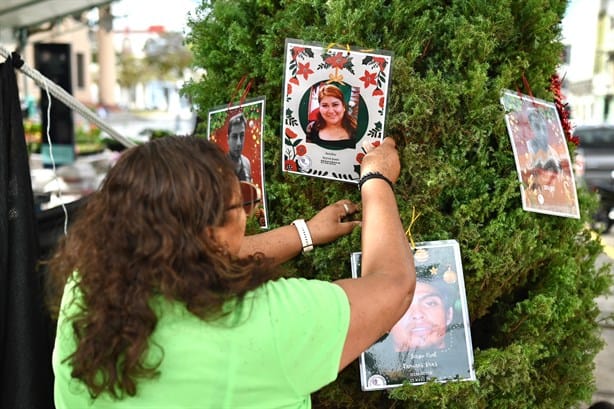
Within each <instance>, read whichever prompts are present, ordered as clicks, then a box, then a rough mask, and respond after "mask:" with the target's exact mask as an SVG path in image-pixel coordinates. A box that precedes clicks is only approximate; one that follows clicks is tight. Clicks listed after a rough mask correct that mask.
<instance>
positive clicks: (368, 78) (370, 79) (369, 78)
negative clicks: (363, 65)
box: [359, 70, 377, 88]
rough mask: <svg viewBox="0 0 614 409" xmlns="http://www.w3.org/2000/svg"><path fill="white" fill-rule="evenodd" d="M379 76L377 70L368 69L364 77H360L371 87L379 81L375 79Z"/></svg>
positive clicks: (366, 86)
mask: <svg viewBox="0 0 614 409" xmlns="http://www.w3.org/2000/svg"><path fill="white" fill-rule="evenodd" d="M376 78H377V73H376V72H373V73H371V72H369V71H367V70H365V73H364V75H363V76H362V77H360V78H359V80H361V81H362V82H363V83H364V84H363V85H364V87H365V88H369V85H377V83H376V82H375V79H376Z"/></svg>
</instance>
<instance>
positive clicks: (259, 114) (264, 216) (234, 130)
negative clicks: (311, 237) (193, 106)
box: [207, 97, 268, 228]
mask: <svg viewBox="0 0 614 409" xmlns="http://www.w3.org/2000/svg"><path fill="white" fill-rule="evenodd" d="M264 112H265V98H264V97H258V98H252V99H249V100H246V101H244V102H242V103H240V104H237V105H231V104H229V105H223V106H219V107H215V108H213V109H210V110H209V113H208V121H207V137H208V139H209V140H211V141H213V142H215V143H216V144H217V145H218V146H219V147H220V149H222V151H224V152H226V156H227V157H228V159H229V160H230V161H231V162H232V164H233V167H234V170H235V173H236V175H237V178H238V179H239V180H240V181H241V182H242V183H248V184H251V185H252V188H253V189H251V190H255V191H257V192H258V196H259V199H258V200H259V204H258V207H257V209H256V210H255V212H254V214H255V217H256V219H257V220H258V224H259V225H260V227H262V228H267V227H268V211H267V202H266V190H265V185H264V182H265V178H264V146H263V140H262V135H263V132H264Z"/></svg>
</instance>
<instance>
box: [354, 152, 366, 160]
mask: <svg viewBox="0 0 614 409" xmlns="http://www.w3.org/2000/svg"><path fill="white" fill-rule="evenodd" d="M364 157H365V154H364V153H362V152H360V153H359V154H358V155H356V162H358V163H362V160H363V159H364Z"/></svg>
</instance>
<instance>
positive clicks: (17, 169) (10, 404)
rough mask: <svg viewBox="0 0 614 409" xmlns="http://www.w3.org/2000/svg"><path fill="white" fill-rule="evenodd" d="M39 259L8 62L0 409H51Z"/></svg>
mask: <svg viewBox="0 0 614 409" xmlns="http://www.w3.org/2000/svg"><path fill="white" fill-rule="evenodd" d="M9 60H10V59H9ZM38 259H39V247H38V238H37V227H36V216H35V210H34V200H33V194H32V185H31V179H30V169H29V164H28V154H27V150H26V143H25V137H24V130H23V122H22V117H21V110H20V102H19V91H18V88H17V78H16V76H15V71H14V68H13V64H12V63H11V61H6V62H4V63H2V64H0V354H1V355H0V371H1V373H0V379H1V381H0V408H7V409H8V408H11V409H19V408H27V409H34V408H53V373H52V369H51V351H52V337H51V330H50V329H51V323H50V320H49V318H48V314H47V312H46V308H45V304H44V299H43V280H42V276H41V272H40V271H37V261H38Z"/></svg>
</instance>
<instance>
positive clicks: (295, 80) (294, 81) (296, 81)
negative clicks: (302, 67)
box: [288, 77, 298, 85]
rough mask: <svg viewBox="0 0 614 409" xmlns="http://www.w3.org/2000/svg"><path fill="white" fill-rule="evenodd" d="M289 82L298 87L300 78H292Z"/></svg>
mask: <svg viewBox="0 0 614 409" xmlns="http://www.w3.org/2000/svg"><path fill="white" fill-rule="evenodd" d="M288 81H289V82H291V83H293V84H294V85H298V78H296V77H292V78H290V79H289V80H288Z"/></svg>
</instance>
